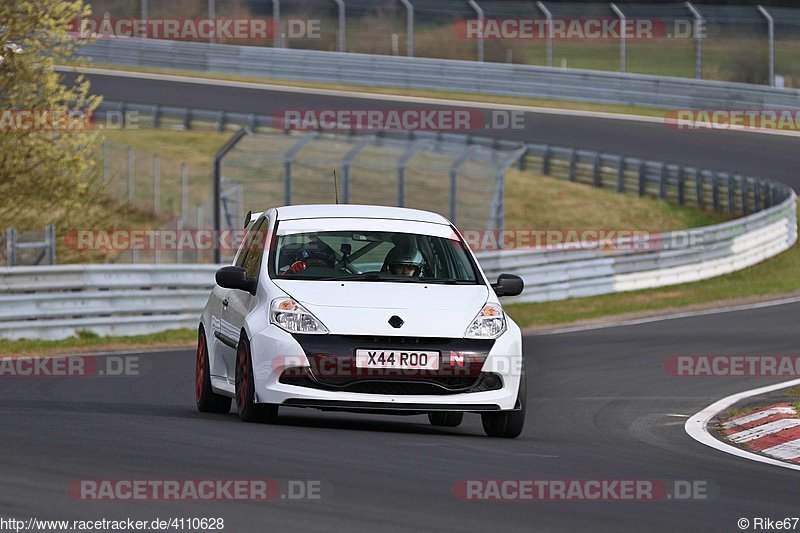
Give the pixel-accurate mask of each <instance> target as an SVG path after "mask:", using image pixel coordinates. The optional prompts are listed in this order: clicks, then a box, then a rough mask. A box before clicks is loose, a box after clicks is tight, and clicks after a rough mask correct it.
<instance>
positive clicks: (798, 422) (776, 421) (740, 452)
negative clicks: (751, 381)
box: [684, 379, 800, 470]
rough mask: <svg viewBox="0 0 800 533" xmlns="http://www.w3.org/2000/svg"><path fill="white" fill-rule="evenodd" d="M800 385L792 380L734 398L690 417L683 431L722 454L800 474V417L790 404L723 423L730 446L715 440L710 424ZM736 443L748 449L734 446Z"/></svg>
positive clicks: (771, 407) (795, 380) (737, 395)
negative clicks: (734, 410)
mask: <svg viewBox="0 0 800 533" xmlns="http://www.w3.org/2000/svg"><path fill="white" fill-rule="evenodd" d="M798 385H800V379H793V380H791V381H785V382H783V383H776V384H775V385H769V386H766V387H760V388H758V389H751V390H748V391H744V392H739V393H736V394H732V395H731V396H728V397H727V398H723V399H721V400H719V401H717V402H714V403H713V404H711V405H709V406H708V407H706V408H705V409H703V410H702V411H700V412H699V413H696V414H694V415H692V416H690V417H689V418H688V419H687V420H686V424H685V425H684V429H685V430H686V433H688V434H689V436H690V437H692V438H693V439H695V440H696V441H698V442H700V443H702V444H705V445H706V446H710V447H712V448H715V449H717V450H719V451H722V452H725V453H729V454H731V455H736V456H739V457H743V458H745V459H750V460H751V461H757V462H760V463H766V464H771V465H774V466H779V467H781V468H789V469H792V470H800V414H798V413H797V412H795V409H794V407H792V406H791V405H790V404H788V403H781V404H776V405H772V406H770V407H765V408H763V409H760V410H759V411H757V412H755V413H748V414H746V415H743V416H738V417H732V418H729V419H727V420H725V421H723V423H722V425H723V433H725V438H726V439H728V440H729V441H730V442H731V443H728V442H724V441H722V440H720V439H718V438H716V437H715V436H714V435H712V434H711V432H710V431H709V423H710V422H711V420H712V419H714V418H715V417H717V416H718V415H719V414H720V413H721V412H723V411H725V410H726V409H728V408H729V407H731V406H733V405H735V404H737V403H738V402H740V401H742V400H744V399H746V398H750V397H753V396H759V395H761V394H767V393H769V392H773V391H776V390H780V389H787V388H789V387H795V386H798ZM790 410H791V411H790ZM734 442H735V443H736V444H739V445H743V446H746V448H744V447H741V446H737V445H734V444H732V443H734ZM756 452H757V453H756Z"/></svg>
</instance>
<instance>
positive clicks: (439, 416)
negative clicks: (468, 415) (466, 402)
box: [428, 411, 464, 428]
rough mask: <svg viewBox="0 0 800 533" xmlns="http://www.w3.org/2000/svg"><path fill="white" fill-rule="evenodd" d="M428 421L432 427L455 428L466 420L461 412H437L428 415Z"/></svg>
mask: <svg viewBox="0 0 800 533" xmlns="http://www.w3.org/2000/svg"><path fill="white" fill-rule="evenodd" d="M428 420H430V422H431V425H432V426H437V427H443V428H455V427H458V426H460V425H461V422H462V421H463V420H464V413H462V412H459V411H437V412H433V413H428Z"/></svg>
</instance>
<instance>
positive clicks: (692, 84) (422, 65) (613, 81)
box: [80, 39, 800, 110]
mask: <svg viewBox="0 0 800 533" xmlns="http://www.w3.org/2000/svg"><path fill="white" fill-rule="evenodd" d="M80 55H82V56H85V57H91V58H93V59H94V61H95V62H96V63H102V64H113V65H124V66H146V67H159V68H167V69H178V70H198V71H204V72H218V73H229V74H230V73H233V74H238V75H244V76H254V77H268V78H283V79H293V80H308V81H321V82H333V83H345V84H353V85H365V86H381V87H403V88H414V89H433V90H442V89H445V88H446V89H447V90H448V91H460V92H468V93H481V94H498V95H507V96H521V97H534V98H551V99H557V100H577V101H587V102H600V103H612V104H624V105H644V106H651V107H660V108H688V109H698V108H702V109H748V110H753V109H764V110H766V109H784V108H792V107H797V106H798V105H800V89H779V88H774V87H767V86H761V85H749V84H744V83H729V82H720V81H706V80H692V79H684V78H673V77H663V76H649V75H641V74H625V73H615V72H601V71H590V70H578V69H558V68H551V67H537V66H531V65H515V64H505V63H487V62H477V61H459V60H451V59H429V58H417V57H399V56H381V55H370V54H353V53H340V52H323V51H316V50H290V49H282V48H260V47H254V46H236V45H223V44H209V43H197V42H182V41H165V40H157V39H103V40H97V41H95V42H93V43H89V44H86V45H85V46H84V47H83V48H82V49H81V51H80Z"/></svg>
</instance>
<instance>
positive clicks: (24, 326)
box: [0, 187, 797, 339]
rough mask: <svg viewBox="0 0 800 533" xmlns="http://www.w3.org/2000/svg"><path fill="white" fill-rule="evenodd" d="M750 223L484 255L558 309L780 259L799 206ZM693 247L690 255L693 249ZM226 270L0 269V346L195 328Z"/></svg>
mask: <svg viewBox="0 0 800 533" xmlns="http://www.w3.org/2000/svg"><path fill="white" fill-rule="evenodd" d="M785 189H786V190H785V191H782V192H783V193H785V194H786V197H785V199H784V200H783V201H782V202H780V203H779V204H778V205H775V206H773V207H770V208H767V209H764V210H762V211H759V212H757V213H754V214H751V215H749V216H746V217H744V218H741V219H737V220H733V221H730V222H724V223H722V224H717V225H714V226H708V227H705V228H696V229H693V230H687V231H685V232H671V233H666V234H661V235H658V236H654V237H651V239H650V242H651V244H652V246H648V247H645V250H643V251H633V250H631V246H630V243H629V242H624V241H623V240H617V241H615V242H614V243H612V245H611V246H608V247H604V248H595V249H585V248H584V249H581V248H575V247H570V246H559V247H553V248H548V249H527V250H506V251H497V252H482V253H479V254H477V255H478V260H479V261H480V263H481V265H482V267H483V268H484V270H485V271H486V274H487V276H488V277H489V279H490V280H492V279H494V278H496V277H497V275H498V274H500V273H503V272H512V273H516V274H518V275H520V276H522V278H523V279H524V280H525V291H524V292H523V293H522V295H521V296H518V297H515V298H509V299H508V301H510V302H515V301H516V302H532V301H546V300H559V299H565V298H571V297H580V296H590V295H596V294H607V293H611V292H620V291H629V290H635V289H643V288H650V287H661V286H665V285H672V284H676V283H683V282H688V281H696V280H700V279H705V278H710V277H713V276H718V275H721V274H725V273H728V272H733V271H735V270H739V269H742V268H745V267H747V266H750V265H753V264H755V263H758V262H760V261H763V260H764V259H766V258H769V257H772V256H774V255H776V254H778V253H780V252H782V251H784V250H786V249H787V248H789V247H790V246H792V244H794V243H795V241H796V240H797V214H796V202H797V200H796V196H795V194H794V192H793V191H791V190H790V189H788V187H786V188H785ZM687 242H689V243H691V245H689V246H686V245H685V243H687ZM216 269H217V265H66V266H48V267H12V268H5V269H0V337H6V338H26V337H27V338H42V339H57V338H64V337H68V336H71V335H73V334H74V333H75V332H76V331H77V330H90V331H93V332H95V333H98V334H101V335H111V334H114V335H133V334H141V333H151V332H155V331H161V330H166V329H173V328H179V327H187V328H194V327H196V326H197V323H198V321H199V315H200V312H201V310H202V308H203V306H204V304H205V301H206V299H207V297H208V294H209V289H210V288H211V286H212V284H213V279H214V271H215V270H216Z"/></svg>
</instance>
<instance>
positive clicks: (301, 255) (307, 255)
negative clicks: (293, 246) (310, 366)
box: [285, 239, 336, 274]
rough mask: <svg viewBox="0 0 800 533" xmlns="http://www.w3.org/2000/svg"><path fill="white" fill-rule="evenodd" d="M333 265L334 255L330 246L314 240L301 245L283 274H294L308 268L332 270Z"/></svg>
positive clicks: (334, 263)
mask: <svg viewBox="0 0 800 533" xmlns="http://www.w3.org/2000/svg"><path fill="white" fill-rule="evenodd" d="M335 265H336V253H334V251H333V249H332V248H331V247H330V246H328V245H327V244H325V243H324V242H322V241H321V240H319V239H316V240H313V241H311V242H309V243H307V244H305V245H303V247H302V248H301V249H300V251H299V252H297V256H296V257H295V261H294V262H293V263H292V265H291V266H290V267H289V270H287V271H286V272H285V274H296V273H298V272H301V271H303V270H305V269H307V268H310V267H321V268H333V267H334V266H335Z"/></svg>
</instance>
